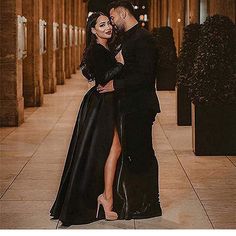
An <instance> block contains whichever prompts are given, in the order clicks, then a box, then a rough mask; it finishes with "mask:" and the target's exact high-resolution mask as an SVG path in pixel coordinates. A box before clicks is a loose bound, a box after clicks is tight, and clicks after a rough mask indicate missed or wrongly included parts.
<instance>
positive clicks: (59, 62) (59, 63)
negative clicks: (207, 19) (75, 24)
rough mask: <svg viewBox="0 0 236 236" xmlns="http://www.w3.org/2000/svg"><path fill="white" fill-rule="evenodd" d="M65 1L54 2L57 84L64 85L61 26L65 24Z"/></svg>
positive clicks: (63, 50) (63, 52)
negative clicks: (57, 37) (56, 30)
mask: <svg viewBox="0 0 236 236" xmlns="http://www.w3.org/2000/svg"><path fill="white" fill-rule="evenodd" d="M64 1H65V0H56V21H57V23H58V24H59V35H58V36H59V40H58V44H59V45H58V49H57V50H56V78H57V84H64V83H65V78H66V74H65V49H64V43H63V24H64V22H65V3H64Z"/></svg>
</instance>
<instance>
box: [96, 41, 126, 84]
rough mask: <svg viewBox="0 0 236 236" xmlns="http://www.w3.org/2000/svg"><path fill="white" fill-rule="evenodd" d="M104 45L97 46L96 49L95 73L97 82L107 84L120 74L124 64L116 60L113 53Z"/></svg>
mask: <svg viewBox="0 0 236 236" xmlns="http://www.w3.org/2000/svg"><path fill="white" fill-rule="evenodd" d="M102 47H103V46H101V45H99V46H96V48H95V50H94V54H93V60H94V63H93V64H94V75H95V79H96V82H97V83H99V84H106V83H107V82H109V81H110V80H113V79H115V78H116V77H117V76H118V75H119V74H120V72H121V71H122V68H123V64H121V63H119V62H116V60H115V58H114V57H113V56H112V55H111V53H110V52H109V51H108V50H106V49H105V48H102Z"/></svg>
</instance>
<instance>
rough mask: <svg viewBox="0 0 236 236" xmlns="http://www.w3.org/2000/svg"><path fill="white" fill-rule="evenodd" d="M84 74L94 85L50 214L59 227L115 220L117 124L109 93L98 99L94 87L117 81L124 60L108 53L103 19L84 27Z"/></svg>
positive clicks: (99, 16)
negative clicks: (102, 212) (102, 213)
mask: <svg viewBox="0 0 236 236" xmlns="http://www.w3.org/2000/svg"><path fill="white" fill-rule="evenodd" d="M86 31H87V32H86V37H87V41H86V49H85V53H84V58H83V63H82V64H83V65H86V68H84V70H83V71H84V74H85V75H86V77H87V78H88V79H89V80H95V86H94V87H93V88H91V89H90V90H89V91H88V92H87V94H86V95H85V97H84V99H83V101H82V103H81V107H80V111H79V113H78V117H77V121H76V124H75V127H74V131H73V136H72V139H71V143H70V147H69V150H68V154H67V159H66V163H65V167H64V171H63V175H62V178H61V183H60V187H59V191H58V194H57V198H56V201H55V202H54V204H53V207H52V209H51V211H50V213H51V215H52V216H53V217H54V219H59V220H60V221H62V223H63V225H71V224H84V223H90V222H93V221H95V220H96V219H101V218H103V216H102V215H101V214H99V212H100V211H99V210H100V209H101V208H100V207H101V206H102V207H103V210H104V213H105V218H106V219H107V220H116V219H117V218H118V215H117V213H116V212H114V211H112V208H113V182H114V176H115V172H116V165H117V160H118V158H119V156H120V152H121V145H120V141H119V137H118V134H117V128H116V120H115V117H116V115H115V99H114V94H113V93H107V94H99V92H98V91H97V89H96V87H97V86H98V85H99V84H101V85H103V84H106V83H107V82H108V81H110V80H113V79H116V78H117V77H118V76H119V73H120V71H121V70H122V66H123V64H124V60H123V57H122V54H121V53H118V54H117V56H116V57H114V55H113V54H112V53H111V51H110V50H109V41H110V40H111V38H112V26H111V24H110V21H109V19H108V17H107V16H105V15H104V14H103V13H93V14H92V15H91V16H90V17H89V18H88V22H87V27H86Z"/></svg>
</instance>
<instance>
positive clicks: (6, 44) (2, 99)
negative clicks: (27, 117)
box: [0, 0, 24, 126]
mask: <svg viewBox="0 0 236 236" xmlns="http://www.w3.org/2000/svg"><path fill="white" fill-rule="evenodd" d="M0 9H1V14H0V22H1V28H0V45H1V54H0V66H1V76H0V84H1V86H0V107H1V109H0V126H19V125H20V124H21V123H22V122H23V121H24V98H23V96H22V94H23V91H22V59H19V60H18V53H17V52H18V46H19V45H18V40H17V36H18V27H17V15H19V16H22V7H21V0H8V1H6V0H0Z"/></svg>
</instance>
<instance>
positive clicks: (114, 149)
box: [103, 129, 121, 210]
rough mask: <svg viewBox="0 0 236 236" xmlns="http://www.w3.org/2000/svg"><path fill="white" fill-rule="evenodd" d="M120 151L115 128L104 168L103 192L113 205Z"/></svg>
mask: <svg viewBox="0 0 236 236" xmlns="http://www.w3.org/2000/svg"><path fill="white" fill-rule="evenodd" d="M120 153H121V145H120V140H119V136H118V133H117V130H116V129H115V130H114V136H113V141H112V146H111V150H110V153H109V155H108V158H107V161H106V164H105V169H104V182H105V188H104V193H103V194H104V197H105V199H106V200H108V201H109V203H110V205H111V207H112V205H113V191H112V186H113V181H114V176H115V171H116V164H117V160H118V159H119V156H120ZM111 210H112V209H111Z"/></svg>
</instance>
